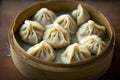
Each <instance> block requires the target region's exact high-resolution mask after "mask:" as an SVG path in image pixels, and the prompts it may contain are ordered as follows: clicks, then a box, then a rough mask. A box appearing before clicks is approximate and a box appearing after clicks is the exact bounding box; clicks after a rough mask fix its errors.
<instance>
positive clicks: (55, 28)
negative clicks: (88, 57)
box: [43, 23, 70, 49]
mask: <svg viewBox="0 0 120 80" xmlns="http://www.w3.org/2000/svg"><path fill="white" fill-rule="evenodd" d="M43 39H44V40H46V41H47V42H48V43H49V44H50V45H51V46H52V47H53V48H57V49H58V48H63V47H65V46H67V45H69V44H70V35H69V33H68V31H66V30H64V29H63V27H61V26H60V25H59V24H57V23H54V24H51V25H48V26H47V30H46V31H45V33H44V36H43Z"/></svg>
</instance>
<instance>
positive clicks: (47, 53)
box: [27, 41, 56, 61]
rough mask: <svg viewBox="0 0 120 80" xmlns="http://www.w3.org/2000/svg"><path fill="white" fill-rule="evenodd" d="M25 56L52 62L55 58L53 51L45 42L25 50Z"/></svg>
mask: <svg viewBox="0 0 120 80" xmlns="http://www.w3.org/2000/svg"><path fill="white" fill-rule="evenodd" d="M27 54H29V55H31V56H35V57H37V58H40V59H42V60H44V61H53V60H54V59H55V57H56V54H55V51H54V49H53V48H52V47H51V46H50V45H49V44H48V43H47V42H46V41H41V42H40V43H38V44H36V45H34V46H32V47H31V48H29V49H28V50H27Z"/></svg>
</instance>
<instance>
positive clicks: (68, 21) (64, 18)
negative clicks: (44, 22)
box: [54, 14, 77, 35]
mask: <svg viewBox="0 0 120 80" xmlns="http://www.w3.org/2000/svg"><path fill="white" fill-rule="evenodd" d="M54 22H56V23H58V24H59V25H61V26H62V27H63V28H64V29H66V30H67V31H68V32H69V33H70V34H71V35H73V34H74V33H75V32H76V31H77V25H76V22H75V21H74V20H73V18H72V17H71V16H70V15H68V14H64V15H60V16H59V17H58V18H56V20H55V21H54Z"/></svg>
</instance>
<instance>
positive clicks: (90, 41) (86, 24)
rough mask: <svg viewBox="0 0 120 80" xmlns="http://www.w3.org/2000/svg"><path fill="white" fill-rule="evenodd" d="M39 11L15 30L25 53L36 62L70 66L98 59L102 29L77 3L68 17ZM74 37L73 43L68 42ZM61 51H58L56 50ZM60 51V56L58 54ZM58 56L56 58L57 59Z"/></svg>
mask: <svg viewBox="0 0 120 80" xmlns="http://www.w3.org/2000/svg"><path fill="white" fill-rule="evenodd" d="M57 15H58V14H57V13H54V12H53V11H52V10H49V9H47V8H41V9H40V10H38V11H37V12H36V13H35V14H34V15H33V18H32V20H25V22H24V24H23V25H22V26H21V27H20V29H19V36H20V39H21V40H22V41H23V43H25V44H28V45H31V47H29V48H28V50H27V51H26V53H27V54H28V55H30V56H34V57H35V58H37V59H40V60H43V61H48V62H55V63H57V62H56V60H58V59H57V58H59V59H60V60H59V62H60V63H63V64H71V63H76V62H82V61H85V60H88V59H90V58H91V57H92V56H98V55H100V54H101V53H102V51H103V50H104V48H105V45H106V42H105V37H106V28H105V26H103V25H100V24H98V23H97V22H96V21H94V19H93V20H92V17H90V13H89V12H88V11H87V10H86V9H84V6H82V5H81V4H79V5H78V7H77V9H75V10H73V11H72V12H70V13H68V14H66V13H65V14H61V15H60V14H59V16H57ZM72 38H75V39H76V40H75V41H72V40H73V39H72ZM60 50H62V51H60ZM58 51H60V53H59V52H58ZM58 55H59V56H58Z"/></svg>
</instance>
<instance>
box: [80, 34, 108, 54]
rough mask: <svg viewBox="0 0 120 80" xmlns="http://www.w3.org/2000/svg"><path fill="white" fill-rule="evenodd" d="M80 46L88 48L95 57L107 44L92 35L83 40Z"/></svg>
mask: <svg viewBox="0 0 120 80" xmlns="http://www.w3.org/2000/svg"><path fill="white" fill-rule="evenodd" d="M80 44H81V45H84V46H86V47H87V48H88V50H89V51H90V52H91V53H92V54H95V55H99V54H100V53H101V52H102V51H103V49H104V48H105V45H106V44H105V42H104V41H102V39H101V38H99V37H98V36H97V35H91V36H87V37H85V38H83V39H82V40H81V41H80Z"/></svg>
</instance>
